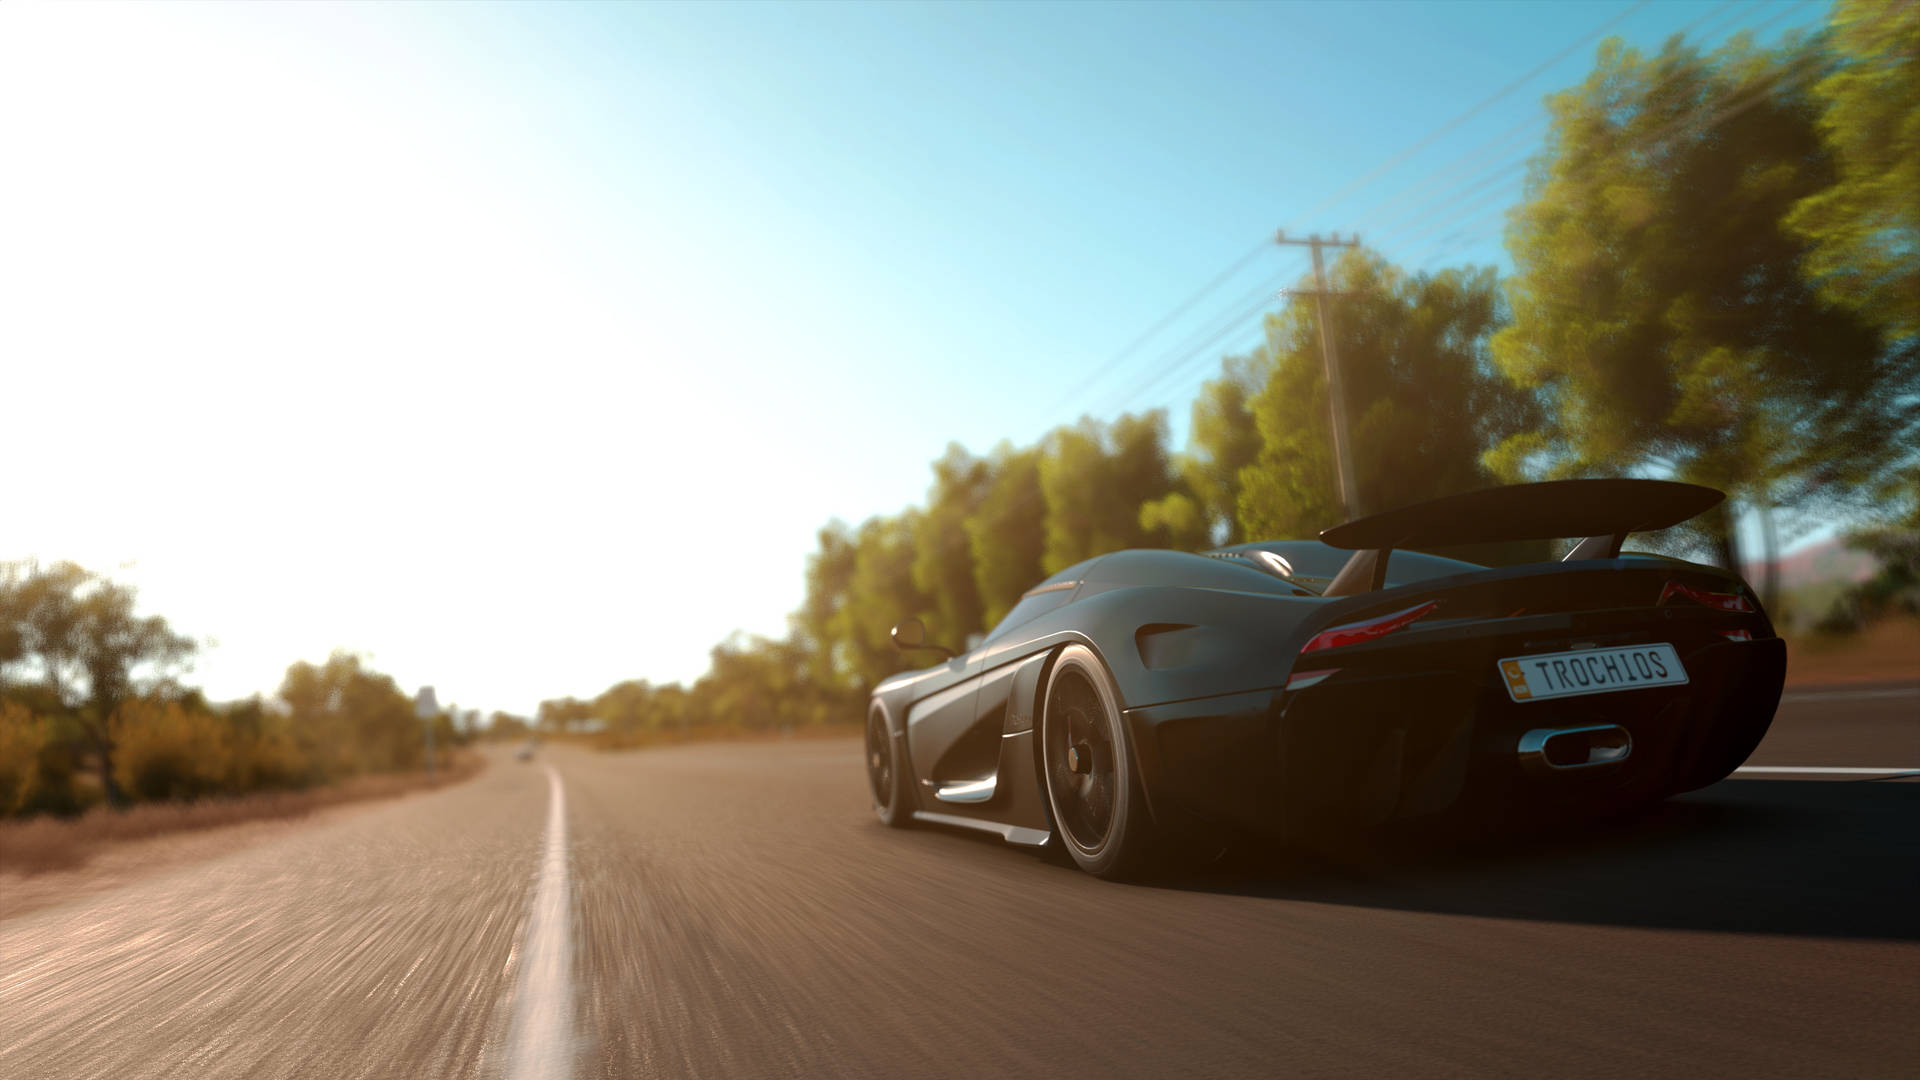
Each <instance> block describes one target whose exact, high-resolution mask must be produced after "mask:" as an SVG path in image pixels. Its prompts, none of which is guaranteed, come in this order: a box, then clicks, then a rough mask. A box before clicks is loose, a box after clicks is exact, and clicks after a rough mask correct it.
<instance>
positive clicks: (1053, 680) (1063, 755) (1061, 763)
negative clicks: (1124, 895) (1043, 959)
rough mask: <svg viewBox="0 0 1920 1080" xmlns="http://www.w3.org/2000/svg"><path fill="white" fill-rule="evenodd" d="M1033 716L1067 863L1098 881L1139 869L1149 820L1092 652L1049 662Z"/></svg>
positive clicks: (1077, 651)
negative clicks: (1038, 709)
mask: <svg viewBox="0 0 1920 1080" xmlns="http://www.w3.org/2000/svg"><path fill="white" fill-rule="evenodd" d="M1044 700H1045V703H1046V707H1045V709H1043V710H1042V712H1041V714H1040V755H1041V766H1042V772H1043V774H1044V776H1045V780H1046V788H1047V808H1048V809H1049V810H1050V811H1051V812H1052V814H1053V823H1054V834H1055V836H1057V837H1058V838H1059V840H1060V844H1061V847H1062V848H1064V849H1065V850H1066V852H1067V854H1068V855H1069V856H1070V857H1071V858H1072V859H1073V861H1074V863H1075V865H1077V866H1079V867H1080V869H1082V870H1085V871H1086V872H1088V873H1090V874H1094V875H1096V876H1098V877H1103V878H1109V879H1112V878H1124V877H1129V876H1133V875H1136V874H1138V873H1140V872H1141V871H1143V870H1144V869H1145V868H1146V866H1147V864H1148V861H1149V858H1150V852H1149V850H1148V848H1149V845H1150V843H1151V841H1152V822H1151V821H1150V820H1149V819H1148V816H1147V809H1146V805H1145V802H1146V800H1145V797H1144V796H1143V795H1142V794H1141V788H1140V778H1139V776H1138V773H1137V770H1136V769H1135V768H1134V764H1133V754H1132V752H1131V750H1130V748H1129V745H1128V743H1127V733H1126V725H1125V724H1123V723H1122V722H1121V720H1120V696H1119V693H1118V692H1117V691H1116V689H1115V688H1114V686H1113V680H1112V678H1111V677H1109V676H1108V675H1107V671H1106V667H1105V666H1104V665H1102V664H1101V663H1100V658H1099V657H1098V656H1095V655H1094V653H1093V650H1091V649H1089V648H1087V647H1085V646H1084V645H1070V646H1068V647H1067V649H1066V651H1065V652H1063V653H1061V655H1060V658H1059V659H1058V660H1056V661H1054V665H1053V673H1052V675H1051V676H1050V677H1049V678H1048V680H1047V693H1046V697H1045V698H1044Z"/></svg>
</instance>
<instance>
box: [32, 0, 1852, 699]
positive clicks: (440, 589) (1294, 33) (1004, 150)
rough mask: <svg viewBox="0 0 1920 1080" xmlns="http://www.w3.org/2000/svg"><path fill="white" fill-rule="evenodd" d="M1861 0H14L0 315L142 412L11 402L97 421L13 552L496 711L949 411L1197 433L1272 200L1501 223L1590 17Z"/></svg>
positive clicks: (578, 680)
mask: <svg viewBox="0 0 1920 1080" xmlns="http://www.w3.org/2000/svg"><path fill="white" fill-rule="evenodd" d="M1824 12H1825V6H1824V5H1822V4H1818V3H1780V4H1774V3H1731V4H1723V3H1718V2H1713V3H1679V2H1675V3H1648V4H1640V5H1632V4H1624V3H1553V4H1548V3H1528V4H1520V3H1505V4H1475V3H1458V4H1437V3H1429V4H1387V3H1349V4H1274V5H1255V4H1230V5H1203V4H1175V5H1149V4H1134V5H1117V6H1099V5H1093V4H1058V5H1049V4H1019V5H1012V4H1004V5H989V4H974V5H932V4H926V5H911V4H881V5H864V6H856V5H844V6H841V5H825V4H805V5H789V6H779V5H772V4H700V5H669V4H645V5H642V4H612V3H600V4H581V5H562V4H522V5H515V4H458V3H446V4H416V5H370V4H357V5H321V4H304V5H262V6H249V7H238V6H232V5H183V6H172V5H138V6H136V5H116V6H92V7H85V8H60V7H51V6H44V5H15V4H9V5H4V6H3V7H0V102H5V103H6V104H0V137H4V138H5V139H6V140H7V143H8V145H9V146H11V147H15V148H17V149H18V150H19V151H20V152H21V153H22V154H23V155H24V157H23V160H26V159H30V160H33V161H35V162H36V163H37V164H38V166H39V167H37V168H36V169H33V170H8V175H7V176H5V177H4V178H0V233H4V234H5V235H8V236H10V237H12V238H13V242H12V243H9V244H7V245H5V246H4V247H0V285H4V286H6V287H7V290H8V293H7V294H8V295H9V296H11V297H14V298H15V300H16V303H17V305H18V308H17V310H18V312H19V313H20V314H19V315H18V317H15V318H10V319H8V320H4V321H0V353H5V354H6V355H8V356H10V357H14V358H18V360H19V361H20V362H21V369H22V374H21V376H20V380H19V382H18V385H17V389H18V390H20V391H21V392H22V393H23V394H39V395H42V396H43V397H44V399H46V400H50V401H64V402H67V403H68V404H69V405H71V406H75V407H78V406H81V405H85V406H87V407H89V408H91V409H92V410H93V411H94V413H95V415H97V416H98V417H101V418H103V419H104V422H101V423H98V424H95V425H94V427H95V429H96V434H95V435H94V436H93V437H91V438H89V439H86V440H78V441H76V440H74V439H73V438H72V437H71V423H70V420H69V419H68V417H69V416H70V415H71V409H66V410H63V409H53V408H50V409H46V410H43V411H41V412H40V413H38V414H36V417H35V418H30V419H28V420H27V421H26V426H25V428H24V429H23V430H19V431H17V433H16V437H17V438H20V439H22V440H25V441H26V442H27V443H28V444H29V445H44V446H59V447H61V448H62V450H61V454H60V456H59V458H58V460H59V461H60V462H61V466H60V468H59V469H56V470H50V471H48V472H47V473H46V474H44V475H41V476H37V477H26V478H23V479H22V480H21V481H20V486H21V487H22V488H23V490H22V491H21V493H20V494H21V496H22V498H23V499H24V500H25V503H26V504H27V505H35V506H39V507H42V508H43V510H44V512H42V513H40V514H36V515H34V516H33V517H32V520H29V521H23V522H16V523H14V524H11V525H10V526H9V527H8V531H6V532H5V533H0V557H18V556H20V555H38V556H40V557H43V558H58V557H74V558H79V559H81V560H83V561H86V562H88V563H90V564H91V565H94V566H96V567H98V568H101V569H108V570H112V569H114V568H116V567H121V566H123V565H125V567H126V568H125V569H124V570H121V571H119V573H120V574H121V576H123V577H126V578H128V579H129V580H133V581H135V582H136V583H137V584H139V586H140V587H141V588H142V590H143V597H144V598H145V600H146V602H147V603H148V604H149V606H151V607H152V608H153V609H154V610H158V611H161V612H163V613H165V614H167V615H168V616H169V617H170V618H172V619H173V621H174V622H175V623H176V624H177V625H179V626H180V627H181V628H182V629H185V630H187V631H189V632H192V633H196V634H204V635H211V636H213V637H217V638H218V639H219V642H220V643H219V645H218V646H216V647H214V648H212V649H209V650H208V651H207V653H206V654H205V656H204V657H203V659H202V661H201V663H200V666H199V669H198V670H197V672H196V678H198V679H199V680H200V681H201V682H203V683H204V684H205V685H206V686H207V688H208V690H209V691H210V692H211V693H213V694H214V696H217V697H221V696H239V695H243V694H246V693H250V692H253V691H255V690H271V689H272V688H273V686H274V685H276V684H277V682H278V680H279V676H280V672H281V671H282V670H283V669H284V667H285V666H286V664H287V663H288V662H290V661H291V660H293V659H296V658H301V657H304V658H317V657H319V656H323V655H324V654H325V653H326V652H327V651H328V650H329V649H331V648H334V647H346V648H352V649H357V650H361V651H364V652H367V653H371V654H372V655H373V657H374V662H375V664H376V666H379V667H381V668H383V669H384V670H388V671H391V672H393V673H394V674H395V675H396V676H397V677H399V678H400V679H401V681H402V682H403V683H406V684H408V685H412V684H415V683H419V682H435V683H436V684H437V685H438V686H439V687H440V697H441V700H443V701H447V700H453V701H458V702H461V703H463V704H466V705H478V706H485V707H488V708H495V707H499V708H508V709H513V710H528V709H531V708H532V706H533V705H534V704H535V703H536V702H537V701H538V700H539V699H540V698H542V697H546V696H553V695H558V694H564V693H573V694H581V695H590V694H593V693H595V692H597V691H599V690H600V689H602V688H603V687H605V686H606V685H608V684H609V683H611V682H613V681H615V680H617V679H621V678H626V677H635V676H642V677H649V678H654V679H656V680H667V679H675V678H681V679H684V678H690V677H692V676H694V675H697V674H698V673H699V672H700V671H701V670H702V669H703V668H704V666H705V655H706V650H707V648H708V647H709V646H710V645H711V644H713V643H714V642H715V641H717V640H718V639H720V638H721V637H723V636H724V635H725V634H726V633H727V632H729V631H730V630H732V629H734V628H744V629H747V630H750V631H754V632H760V633H768V634H778V633H780V632H781V631H782V630H783V628H784V616H785V613H786V612H787V611H789V610H791V609H792V608H793V607H795V606H796V605H797V604H798V602H799V600H800V593H801V569H802V566H803V564H804V560H805V557H806V554H807V553H808V551H810V550H811V548H812V546H813V534H814V531H815V530H816V529H817V528H818V527H819V526H820V525H822V524H823V523H825V522H826V521H827V520H828V519H830V518H833V517H840V518H843V519H847V520H852V521H857V520H859V519H861V518H864V517H866V516H868V515H871V514H875V513H890V512H894V511H897V510H898V509H900V508H901V507H903V506H905V505H907V504H909V503H912V502H915V501H917V500H919V499H920V498H921V497H922V495H923V494H924V491H925V488H926V485H927V482H928V479H929V472H928V468H927V466H928V462H930V461H931V460H932V459H933V458H934V457H936V456H937V455H938V454H939V453H940V452H941V451H942V449H943V448H944V447H945V445H946V444H947V443H948V442H949V441H959V442H961V443H963V444H965V445H966V446H968V447H969V448H971V449H973V450H975V451H985V450H986V449H988V448H990V447H991V446H992V445H993V444H994V443H995V442H997V441H999V440H1001V439H1011V440H1014V441H1015V442H1028V441H1031V440H1033V439H1035V438H1037V437H1038V436H1040V435H1041V434H1042V433H1043V432H1045V431H1046V430H1047V429H1048V428H1050V427H1052V426H1054V425H1056V424H1059V423H1062V422H1067V421H1070V420H1072V419H1074V418H1075V417H1077V416H1078V415H1080V414H1082V413H1091V414H1093V415H1096V416H1100V417H1111V416H1113V415H1115V414H1117V413H1118V412H1120V411H1122V410H1123V409H1140V408H1149V407H1165V408H1168V409H1169V410H1170V412H1171V415H1172V420H1173V424H1174V430H1175V433H1176V436H1182V437H1183V435H1184V430H1185V413H1186V408H1187V403H1188V402H1189V401H1190V399H1191V397H1192V395H1193V392H1194V389H1195V388H1196V387H1197V386H1198V384H1199V383H1200V382H1201V380H1203V379H1204V378H1206V377H1207V376H1208V375H1209V374H1211V373H1212V372H1213V371H1214V370H1216V369H1217V363H1218V360H1219V357H1220V356H1221V355H1223V354H1224V353H1225V352H1227V351H1231V350H1234V349H1239V348H1243V347H1245V346H1246V345H1248V344H1250V343H1251V342H1253V341H1254V340H1255V339H1256V338H1257V336H1258V312H1257V311H1256V310H1253V309H1254V308H1256V307H1257V306H1258V302H1259V299H1260V298H1261V297H1262V296H1263V295H1266V294H1270V293H1271V292H1272V291H1273V290H1274V289H1275V288H1278V287H1280V286H1282V285H1284V284H1286V283H1287V282H1288V280H1289V278H1290V277H1291V276H1292V275H1294V274H1297V273H1298V272H1300V270H1301V269H1302V268H1303V266H1304V263H1305V256H1304V253H1302V252H1299V251H1298V250H1290V251H1282V250H1280V249H1277V248H1267V249H1262V248H1261V245H1262V242H1263V240H1265V239H1266V238H1268V237H1270V236H1271V234H1272V231H1273V230H1274V229H1275V228H1276V227H1286V228H1287V229H1288V230H1289V231H1292V232H1308V231H1313V230H1321V231H1339V232H1342V233H1347V232H1352V231H1356V230H1357V231H1359V232H1360V233H1361V234H1362V237H1363V238H1364V239H1366V240H1368V241H1369V242H1370V243H1372V244H1375V245H1377V246H1379V247H1380V248H1381V249H1382V250H1383V251H1384V252H1385V253H1386V254H1387V255H1388V256H1389V257H1390V258H1394V259H1396V260H1399V261H1402V262H1405V263H1407V264H1408V265H1413V266H1420V265H1424V264H1427V263H1429V262H1432V261H1434V260H1440V263H1439V264H1445V263H1453V262H1496V263H1497V262H1500V261H1501V259H1502V254H1501V250H1500V247H1499V229H1500V223H1501V222H1500V211H1501V210H1502V209H1503V208H1504V207H1505V206H1507V205H1509V204H1510V203H1511V202H1512V200H1513V198H1514V197H1515V196H1516V195H1517V193H1518V181H1519V178H1520V173H1519V170H1518V169H1517V168H1515V167H1513V164H1514V163H1516V162H1518V161H1520V160H1522V159H1523V158H1524V156H1525V155H1526V154H1527V153H1530V152H1531V151H1532V150H1534V149H1535V148H1536V147H1537V146H1538V131H1539V128H1538V127H1537V126H1535V125H1536V124H1537V122H1538V121H1540V120H1541V118H1542V117H1543V111H1542V108H1541V98H1542V96H1543V95H1544V94H1546V93H1548V92H1550V91H1552V90H1554V89H1557V88H1561V87H1564V86H1567V85H1571V84H1572V83H1574V82H1577V81H1578V80H1579V79H1580V78H1582V77H1583V76H1584V74H1585V72H1586V71H1587V69H1588V67H1589V65H1590V63H1591V59H1592V56H1593V51H1594V43H1593V42H1592V41H1587V42H1585V43H1584V44H1582V40H1583V39H1584V38H1587V37H1588V36H1589V35H1591V34H1593V33H1594V32H1596V31H1598V30H1601V29H1602V28H1603V27H1604V28H1606V31H1607V32H1609V33H1615V34H1618V35H1620V36H1622V37H1624V38H1626V39H1627V40H1628V41H1629V42H1630V43H1632V44H1636V45H1640V46H1643V47H1647V48H1654V47H1657V46H1658V44H1659V43H1660V42H1661V40H1662V39H1664V38H1665V37H1666V36H1667V35H1668V34H1670V33H1673V32H1676V31H1679V30H1680V29H1682V28H1683V27H1687V26H1689V25H1693V26H1694V27H1695V32H1694V36H1695V37H1696V38H1700V39H1703V40H1705V41H1706V42H1707V43H1709V44H1711V43H1713V42H1716V41H1718V40H1719V39H1721V38H1722V37H1724V36H1725V34H1726V33H1728V32H1731V31H1733V30H1735V29H1738V28H1740V27H1743V26H1755V25H1765V26H1766V27H1767V29H1766V31H1765V34H1764V36H1765V37H1768V38H1771V37H1773V36H1775V35H1777V34H1778V33H1779V32H1781V31H1783V30H1785V29H1788V28H1792V27H1796V26H1808V25H1812V24H1814V23H1816V22H1817V21H1818V20H1819V19H1820V18H1821V17H1822V16H1823V15H1824ZM1570 47H1572V51H1571V52H1570V53H1568V54H1567V55H1565V56H1564V57H1563V58H1561V59H1560V60H1558V61H1557V62H1555V63H1552V64H1550V65H1548V66H1547V67H1546V69H1545V70H1543V71H1539V72H1537V73H1536V74H1534V75H1533V77H1532V78H1531V79H1529V80H1527V81H1525V82H1524V83H1521V84H1520V85H1518V86H1517V87H1513V85H1512V84H1514V83H1515V81H1516V80H1518V79H1520V77H1521V76H1523V75H1526V74H1527V73H1529V72H1531V71H1533V70H1534V69H1535V68H1536V67H1539V66H1540V65H1542V64H1543V63H1545V62H1546V61H1549V60H1550V59H1552V58H1553V57H1555V56H1556V55H1558V54H1561V53H1562V52H1563V51H1566V50H1568V49H1569V48H1570ZM1508 88H1511V89H1510V91H1509V92H1508V93H1506V94H1505V96H1503V97H1500V98H1499V99H1498V100H1494V101H1491V102H1487V101H1486V99H1487V98H1489V96H1490V95H1494V94H1496V92H1498V91H1501V90H1503V89H1508ZM1483 103H1484V104H1483ZM1477 106H1478V107H1479V111H1478V112H1476V113H1475V114H1474V115H1472V116H1471V117H1470V118H1468V119H1466V120H1465V121H1464V122H1458V123H1457V124H1455V122H1456V121H1457V120H1458V118H1460V117H1461V116H1462V114H1464V113H1467V112H1468V111H1469V110H1471V109H1474V108H1475V107H1477ZM1450 124H1453V125H1455V126H1452V127H1451V128H1449V127H1448V125H1450ZM1443 129H1444V130H1443ZM1436 131H1439V132H1441V134H1439V135H1438V136H1437V137H1433V138H1432V139H1431V141H1430V142H1428V143H1427V144H1425V145H1424V146H1422V140H1426V139H1428V138H1429V136H1431V135H1433V133H1435V132H1436ZM1410 148H1419V149H1418V152H1416V153H1413V154H1411V155H1407V154H1406V152H1407V151H1408V150H1409V149H1410ZM1385 164H1393V165H1394V167H1393V168H1391V169H1389V170H1386V171H1385V172H1380V167H1381V166H1383V165H1385ZM1376 174H1377V175H1376ZM1368 177H1374V178H1373V179H1371V180H1370V182H1367V183H1364V184H1362V185H1360V186H1358V187H1357V188H1356V187H1355V186H1354V185H1355V183H1356V181H1359V180H1362V179H1365V178H1368ZM1243 259H1244V261H1242V260H1243ZM1236 264H1239V265H1240V269H1239V270H1238V271H1237V272H1236V273H1234V274H1232V275H1230V277H1229V279H1228V280H1227V281H1226V282H1224V283H1223V284H1222V285H1221V286H1220V287H1219V288H1217V289H1215V290H1213V291H1212V292H1210V293H1208V294H1207V295H1206V296H1205V297H1203V298H1202V299H1201V301H1200V302H1198V303H1195V304H1194V305H1192V307H1191V309H1190V310H1189V311H1188V312H1187V313H1186V314H1185V315H1184V316H1183V317H1181V318H1179V319H1176V320H1175V321H1174V322H1173V323H1172V324H1171V325H1169V326H1168V327H1167V328H1166V329H1165V330H1164V331H1163V332H1162V333H1160V334H1158V335H1156V336H1154V337H1153V338H1152V339H1151V340H1150V341H1148V342H1147V343H1146V344H1145V345H1144V346H1142V347H1141V348H1139V349H1137V350H1135V351H1134V352H1133V353H1131V354H1129V355H1126V356H1118V354H1120V353H1122V351H1123V350H1124V349H1126V347H1127V346H1128V345H1129V343H1130V342H1133V341H1135V340H1136V339H1137V338H1138V337H1139V336H1140V334H1141V332H1142V331H1143V330H1145V329H1147V328H1148V327H1149V326H1152V325H1154V324H1155V323H1156V322H1158V321H1160V320H1161V319H1162V318H1163V317H1164V316H1166V315H1167V314H1168V313H1169V312H1172V311H1174V310H1175V309H1176V307H1178V306H1180V305H1181V304H1182V303H1183V302H1184V301H1186V300H1187V299H1188V297H1189V296H1190V295H1192V294H1193V293H1194V291H1195V290H1196V289H1197V288H1199V287H1200V286H1201V285H1202V284H1204V283H1207V282H1208V281H1210V280H1212V279H1214V278H1215V277H1216V275H1218V274H1219V273H1220V272H1221V271H1222V270H1224V269H1226V268H1227V267H1229V266H1232V265H1236ZM1249 297H1251V298H1252V302H1251V303H1250V302H1249V300H1248V299H1247V298H1249ZM1117 356H1118V360H1117V362H1116V357H1117ZM1096 373H1097V374H1096ZM23 400H25V398H24V397H23ZM100 491H107V492H111V493H113V497H112V498H110V499H101V498H98V497H97V496H96V494H95V493H96V492H100ZM129 564H130V565H129Z"/></svg>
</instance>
